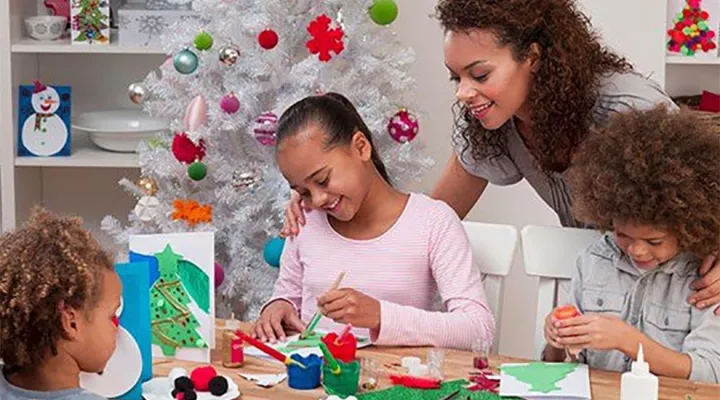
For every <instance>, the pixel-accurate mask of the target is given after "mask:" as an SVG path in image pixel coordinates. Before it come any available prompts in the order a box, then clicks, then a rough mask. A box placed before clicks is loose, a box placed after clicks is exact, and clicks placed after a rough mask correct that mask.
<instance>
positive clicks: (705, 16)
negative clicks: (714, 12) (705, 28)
mask: <svg viewBox="0 0 720 400" xmlns="http://www.w3.org/2000/svg"><path fill="white" fill-rule="evenodd" d="M709 17H710V14H708V12H707V11H701V12H700V19H704V20H707V19H708V18H709Z"/></svg>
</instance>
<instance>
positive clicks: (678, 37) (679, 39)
mask: <svg viewBox="0 0 720 400" xmlns="http://www.w3.org/2000/svg"><path fill="white" fill-rule="evenodd" d="M672 40H673V41H675V42H676V43H682V42H684V41H685V34H683V33H682V32H677V31H676V32H675V33H673V35H672Z"/></svg>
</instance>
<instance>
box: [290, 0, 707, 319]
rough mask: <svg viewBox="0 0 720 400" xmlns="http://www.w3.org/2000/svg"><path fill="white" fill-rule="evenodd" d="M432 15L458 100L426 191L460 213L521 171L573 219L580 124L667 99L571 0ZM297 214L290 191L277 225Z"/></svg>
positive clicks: (463, 2)
mask: <svg viewBox="0 0 720 400" xmlns="http://www.w3.org/2000/svg"><path fill="white" fill-rule="evenodd" d="M436 14H437V17H438V19H439V20H440V22H441V24H442V26H443V28H444V29H445V42H444V57H445V64H446V66H447V68H448V71H449V74H450V79H451V80H453V81H454V82H456V84H457V88H456V98H457V102H456V103H455V106H454V107H453V111H454V114H455V132H454V134H453V142H454V145H455V154H453V155H452V156H451V158H450V160H449V162H448V164H447V166H446V167H445V170H444V172H443V174H442V176H441V178H440V181H439V182H438V183H437V185H436V186H435V188H434V189H433V191H432V193H431V196H432V197H433V198H435V199H439V200H443V201H445V202H447V203H448V204H449V205H450V206H451V207H452V208H453V209H454V210H455V211H456V212H457V213H458V215H459V216H460V218H464V217H465V216H466V215H467V213H468V212H469V211H470V209H471V208H472V207H473V206H474V205H475V203H476V202H477V201H478V199H479V198H480V196H481V195H482V193H483V192H484V191H485V188H486V187H487V184H488V182H489V183H492V184H495V185H511V184H514V183H517V182H519V181H520V180H522V179H523V178H524V179H526V180H527V181H528V183H530V185H531V186H532V187H533V188H534V189H535V191H536V192H537V193H538V195H540V197H541V198H542V199H543V200H544V201H545V202H546V203H547V204H548V205H549V206H550V207H551V208H552V209H553V210H555V212H556V213H557V215H558V218H559V219H560V222H561V223H562V225H563V226H579V224H578V223H577V222H576V221H575V219H574V218H573V216H572V212H571V208H572V199H571V196H570V194H569V193H570V190H569V188H568V185H567V182H566V176H565V171H566V170H567V169H568V166H569V165H570V162H571V160H572V156H573V153H574V152H575V150H576V148H577V146H578V145H579V143H580V142H581V141H582V140H583V138H584V137H585V136H586V134H587V132H588V131H589V129H591V128H593V127H603V126H605V125H606V124H607V121H608V120H609V118H610V117H612V115H613V114H616V113H621V112H625V111H627V110H629V109H631V108H640V109H646V108H652V107H653V106H654V105H656V104H658V103H664V104H667V105H668V106H669V107H672V108H674V107H676V106H675V105H674V103H673V102H672V100H670V98H669V97H668V96H667V94H665V93H664V91H663V90H662V88H661V87H660V86H659V85H657V84H656V83H655V82H653V81H651V80H649V79H647V78H645V77H643V76H641V75H639V74H638V73H636V72H635V71H633V68H632V66H631V65H630V64H629V63H628V62H627V61H626V60H625V59H623V58H621V57H619V56H617V55H616V54H614V53H613V52H612V51H610V50H609V49H607V48H605V47H604V46H603V45H602V44H601V43H600V41H599V40H598V38H597V36H595V34H593V33H592V31H591V27H590V24H589V21H588V19H587V17H585V15H583V14H582V13H581V12H580V11H579V10H578V9H577V7H576V5H575V2H574V1H573V0H440V1H439V3H438V5H437V8H436ZM304 222H305V219H304V216H303V211H302V207H301V204H300V200H299V198H298V197H297V196H296V195H293V201H292V202H291V205H290V206H289V207H288V210H287V218H286V223H285V227H284V228H283V232H282V233H283V234H284V235H295V234H297V232H298V231H299V225H302V224H304ZM713 264H715V266H716V267H718V268H713ZM719 266H720V261H718V262H716V261H715V259H714V257H712V256H710V257H708V258H707V259H706V262H705V263H704V264H703V266H702V267H701V270H700V274H701V275H703V278H701V279H700V280H698V281H697V282H696V286H695V288H696V289H699V290H700V291H699V292H697V293H696V294H695V295H694V296H693V297H691V298H690V299H689V301H690V302H692V303H693V304H696V305H697V306H698V307H699V308H706V307H709V306H711V305H714V304H716V303H718V302H720V267H719ZM711 268H712V271H711ZM708 271H709V272H708ZM716 313H717V314H718V315H720V308H718V310H716Z"/></svg>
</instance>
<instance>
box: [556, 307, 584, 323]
mask: <svg viewBox="0 0 720 400" xmlns="http://www.w3.org/2000/svg"><path fill="white" fill-rule="evenodd" d="M578 316H580V312H579V311H578V310H577V308H575V306H572V305H566V306H561V307H558V308H556V309H555V311H553V317H554V318H555V319H557V320H563V319H569V318H574V317H578Z"/></svg>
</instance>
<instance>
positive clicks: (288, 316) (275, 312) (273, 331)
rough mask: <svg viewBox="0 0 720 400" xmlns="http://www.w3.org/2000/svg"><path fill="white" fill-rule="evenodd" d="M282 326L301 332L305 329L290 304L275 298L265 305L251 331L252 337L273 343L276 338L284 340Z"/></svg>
mask: <svg viewBox="0 0 720 400" xmlns="http://www.w3.org/2000/svg"><path fill="white" fill-rule="evenodd" d="M283 326H284V327H283ZM284 328H289V329H290V330H295V331H298V332H302V331H304V330H305V324H304V323H303V322H302V320H300V317H298V315H297V313H296V312H295V307H293V306H292V304H290V303H288V302H287V301H286V300H275V301H273V302H272V303H270V304H268V306H267V307H265V309H264V310H263V312H262V314H261V315H260V318H258V320H257V321H256V322H255V324H254V325H253V327H252V329H251V332H252V335H253V337H256V338H259V339H260V340H262V341H263V342H267V341H269V342H270V343H275V342H276V341H277V340H280V341H284V340H285V337H286V335H285V329H284Z"/></svg>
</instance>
